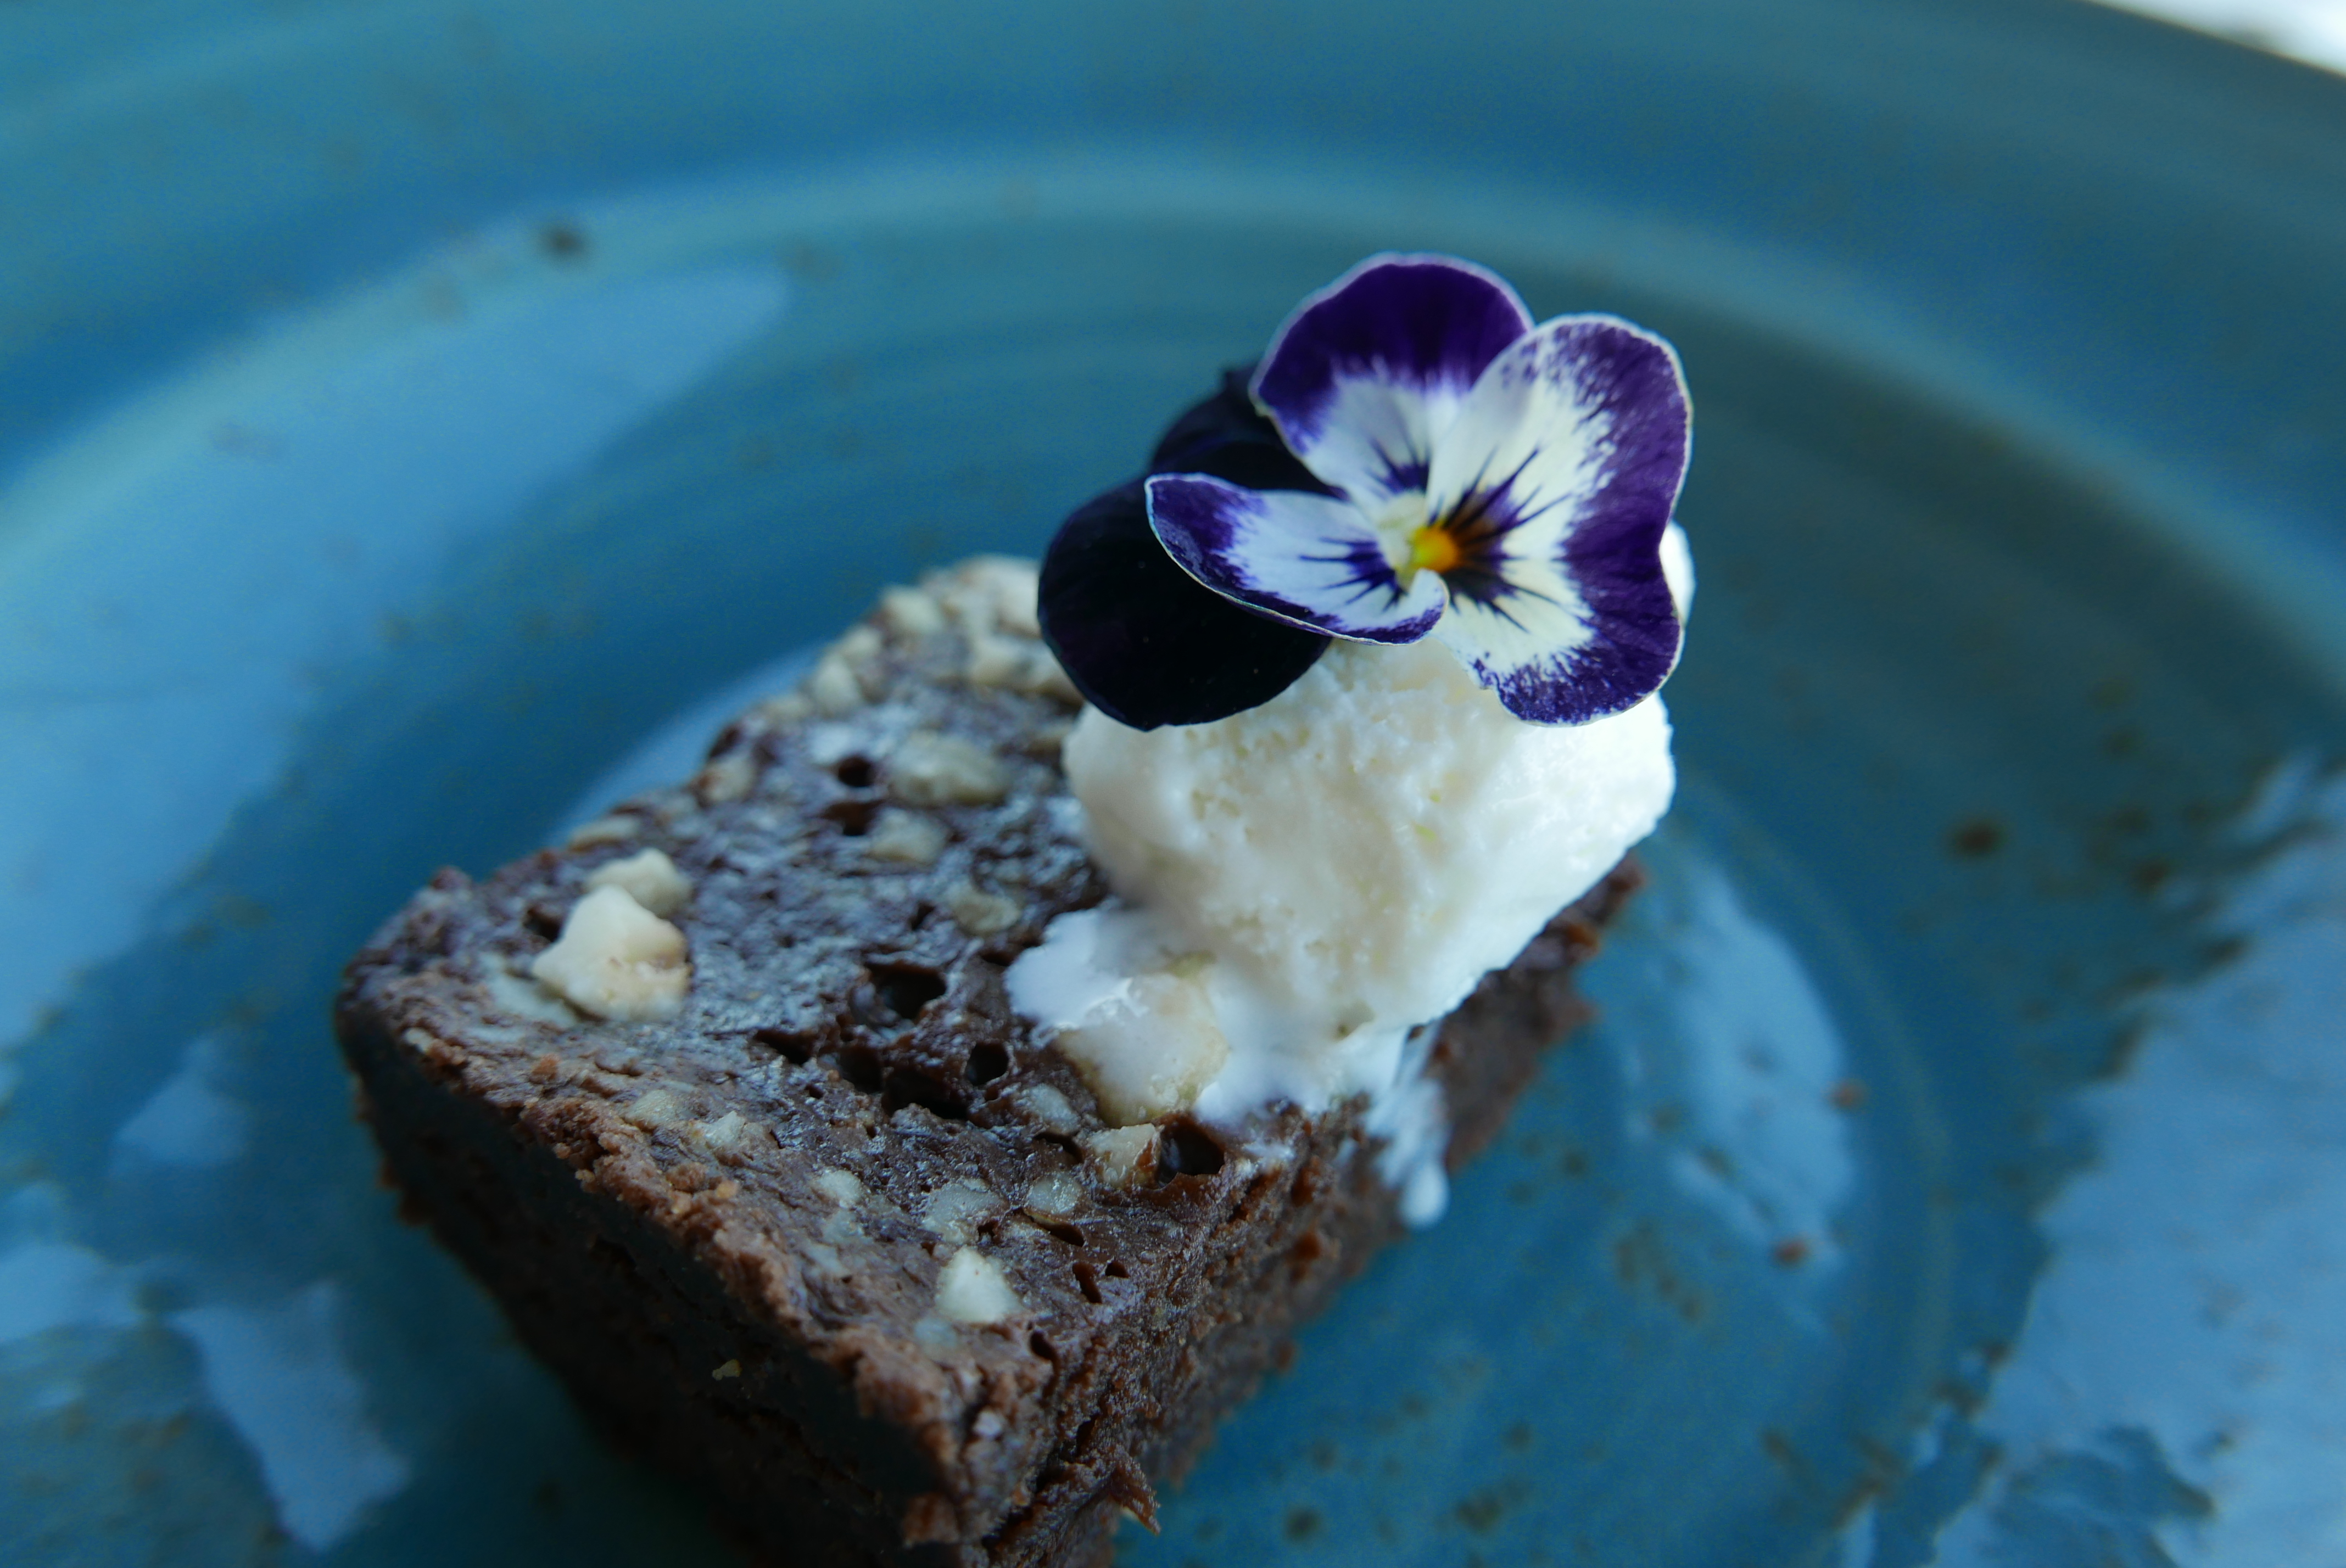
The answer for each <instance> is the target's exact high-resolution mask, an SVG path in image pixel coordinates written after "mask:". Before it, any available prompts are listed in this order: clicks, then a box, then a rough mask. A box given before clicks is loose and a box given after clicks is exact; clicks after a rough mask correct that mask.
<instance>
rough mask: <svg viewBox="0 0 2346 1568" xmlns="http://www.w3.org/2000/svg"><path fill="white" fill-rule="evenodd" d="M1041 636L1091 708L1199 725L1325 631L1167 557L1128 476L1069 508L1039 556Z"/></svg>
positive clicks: (1288, 682)
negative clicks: (1268, 614) (1247, 599)
mask: <svg viewBox="0 0 2346 1568" xmlns="http://www.w3.org/2000/svg"><path fill="white" fill-rule="evenodd" d="M1040 609H1041V618H1042V623H1043V638H1044V640H1045V642H1047V643H1048V644H1049V645H1050V647H1051V651H1052V652H1053V653H1054V654H1056V655H1057V656H1058V659H1059V663H1060V665H1061V666H1062V667H1064V668H1065V669H1066V672H1067V677H1068V678H1069V679H1070V680H1073V681H1074V682H1075V683H1076V690H1078V691H1080V692H1082V693H1083V694H1084V696H1085V697H1086V698H1087V699H1088V700H1089V701H1090V703H1091V704H1092V706H1093V707H1095V708H1098V709H1099V710H1100V711H1101V712H1102V713H1105V714H1107V716H1108V717H1109V718H1113V719H1115V720H1117V722H1118V723H1120V724H1127V725H1130V726H1131V727H1132V728H1135V729H1154V728H1157V727H1158V726H1159V725H1164V724H1205V723H1209V722H1210V721H1212V720H1214V719H1217V718H1229V716H1230V715H1231V714H1233V713H1242V712H1244V711H1245V710H1246V709H1248V708H1255V707H1259V706H1260V705H1261V704H1263V703H1265V702H1268V701H1270V699H1271V698H1272V697H1277V696H1278V695H1279V694H1280V692H1282V691H1285V690H1286V689H1287V688H1288V687H1290V686H1292V685H1293V684H1295V682H1296V680H1297V679H1298V678H1299V677H1301V676H1302V674H1303V672H1304V671H1306V670H1308V669H1310V668H1311V666H1312V664H1313V663H1314V662H1315V661H1316V660H1317V659H1318V658H1319V657H1320V653H1321V649H1322V648H1325V647H1327V646H1328V639H1327V638H1326V637H1324V636H1320V635H1319V634H1318V633H1316V632H1308V631H1304V630H1301V629H1300V628H1298V627H1295V626H1288V625H1286V624H1284V623H1282V622H1279V621H1274V620H1270V619H1266V618H1265V617H1263V616H1258V615H1255V614H1253V613H1252V612H1250V611H1249V610H1247V609H1246V608H1244V607H1243V606H1239V605H1236V604H1233V603H1232V602H1231V601H1229V599H1226V598H1224V597H1223V596H1221V595H1219V594H1217V593H1215V592H1214V591H1213V590H1212V589H1210V588H1208V587H1205V586H1204V585H1201V584H1199V582H1197V581H1196V580H1195V579H1194V578H1192V577H1191V576H1190V575H1188V573H1187V572H1184V571H1183V570H1182V569H1181V568H1180V567H1179V566H1178V565H1174V563H1173V558H1172V557H1171V556H1170V555H1167V554H1166V553H1165V546H1164V545H1161V544H1159V543H1158V539H1157V535H1155V534H1154V533H1153V532H1151V531H1150V529H1149V526H1148V502H1147V499H1146V497H1145V496H1144V494H1142V490H1141V484H1140V481H1138V480H1135V481H1133V482H1132V483H1131V484H1124V485H1119V486H1117V488H1116V489H1114V490H1111V491H1109V492H1108V493H1107V494H1105V495H1101V496H1098V497H1096V498H1095V499H1094V500H1092V501H1090V502H1087V503H1086V504H1084V505H1082V506H1080V507H1078V508H1076V512H1075V514H1073V515H1072V516H1070V517H1069V518H1068V519H1067V520H1066V522H1065V523H1064V524H1060V527H1059V532H1058V535H1057V536H1056V537H1055V538H1054V539H1053V540H1052V541H1051V547H1050V549H1049V550H1048V551H1047V552H1046V553H1045V555H1044V557H1043V581H1042V596H1041V605H1040Z"/></svg>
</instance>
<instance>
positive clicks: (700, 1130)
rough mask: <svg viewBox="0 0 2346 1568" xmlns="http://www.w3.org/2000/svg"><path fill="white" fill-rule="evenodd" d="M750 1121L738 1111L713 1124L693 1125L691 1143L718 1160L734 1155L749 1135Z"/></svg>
mask: <svg viewBox="0 0 2346 1568" xmlns="http://www.w3.org/2000/svg"><path fill="white" fill-rule="evenodd" d="M749 1133H750V1121H749V1118H748V1117H746V1116H744V1115H741V1113H740V1112H739V1111H728V1112H726V1113H725V1114H724V1115H721V1116H719V1117H718V1118H717V1119H716V1120H715V1121H713V1122H696V1123H694V1124H693V1128H692V1134H693V1141H694V1142H695V1143H697V1144H699V1145H700V1146H701V1147H702V1148H704V1149H706V1150H708V1151H709V1153H710V1154H712V1155H715V1156H718V1157H719V1159H722V1158H724V1157H725V1156H728V1155H729V1154H732V1153H734V1152H735V1151H736V1150H738V1149H739V1147H740V1146H741V1143H742V1140H743V1139H744V1138H746V1137H747V1136H748V1135H749Z"/></svg>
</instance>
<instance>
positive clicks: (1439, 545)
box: [1409, 523, 1458, 572]
mask: <svg viewBox="0 0 2346 1568" xmlns="http://www.w3.org/2000/svg"><path fill="white" fill-rule="evenodd" d="M1409 565H1410V569H1411V570H1412V571H1413V572H1414V571H1435V572H1447V571H1449V570H1450V569H1451V568H1452V567H1454V566H1455V565H1458V541H1457V540H1455V539H1454V538H1452V537H1451V536H1450V531H1449V530H1448V529H1446V528H1443V527H1441V526H1439V525H1437V524H1432V523H1428V524H1425V526H1423V528H1420V529H1419V530H1418V531H1417V532H1416V533H1414V534H1412V535H1410V536H1409Z"/></svg>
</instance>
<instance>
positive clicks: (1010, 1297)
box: [937, 1247, 1025, 1323]
mask: <svg viewBox="0 0 2346 1568" xmlns="http://www.w3.org/2000/svg"><path fill="white" fill-rule="evenodd" d="M1024 1307H1025V1302H1023V1301H1021V1300H1019V1299H1018V1292H1017V1291H1015V1290H1013V1289H1012V1288H1010V1281H1009V1279H1008V1278H1006V1277H1005V1275H1004V1274H1003V1272H1002V1265H1000V1264H999V1263H996V1262H994V1259H992V1258H991V1257H987V1256H986V1255H985V1254H984V1253H983V1252H980V1251H979V1250H978V1249H977V1248H976V1247H963V1248H962V1249H961V1250H960V1251H958V1252H956V1253H954V1255H953V1257H951V1258H949V1259H948V1260H947V1261H946V1263H945V1267H944V1271H943V1273H942V1274H940V1275H938V1276H937V1316H938V1317H940V1318H943V1319H945V1320H947V1321H948V1322H953V1323H999V1322H1001V1321H1002V1320H1003V1319H1005V1318H1007V1317H1009V1316H1010V1315H1011V1314H1012V1313H1014V1312H1016V1311H1019V1310H1021V1309H1022V1308H1024Z"/></svg>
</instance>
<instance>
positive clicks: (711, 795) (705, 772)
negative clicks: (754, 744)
mask: <svg viewBox="0 0 2346 1568" xmlns="http://www.w3.org/2000/svg"><path fill="white" fill-rule="evenodd" d="M757 781H758V762H757V759H755V758H753V757H751V756H750V754H749V753H748V752H746V751H729V752H727V753H726V754H725V755H724V756H722V757H719V759H717V760H716V761H714V762H711V763H710V764H709V766H708V767H706V768H703V769H701V770H700V772H699V774H698V775H697V776H695V778H694V779H693V780H692V790H693V793H694V794H696V795H698V796H699V797H700V799H701V800H702V802H703V803H704V804H707V805H710V806H722V805H725V804H727V803H728V802H729V801H733V800H739V799H741V797H742V796H744V795H747V794H748V793H749V792H750V786H751V785H752V784H755V783H756V782H757Z"/></svg>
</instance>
